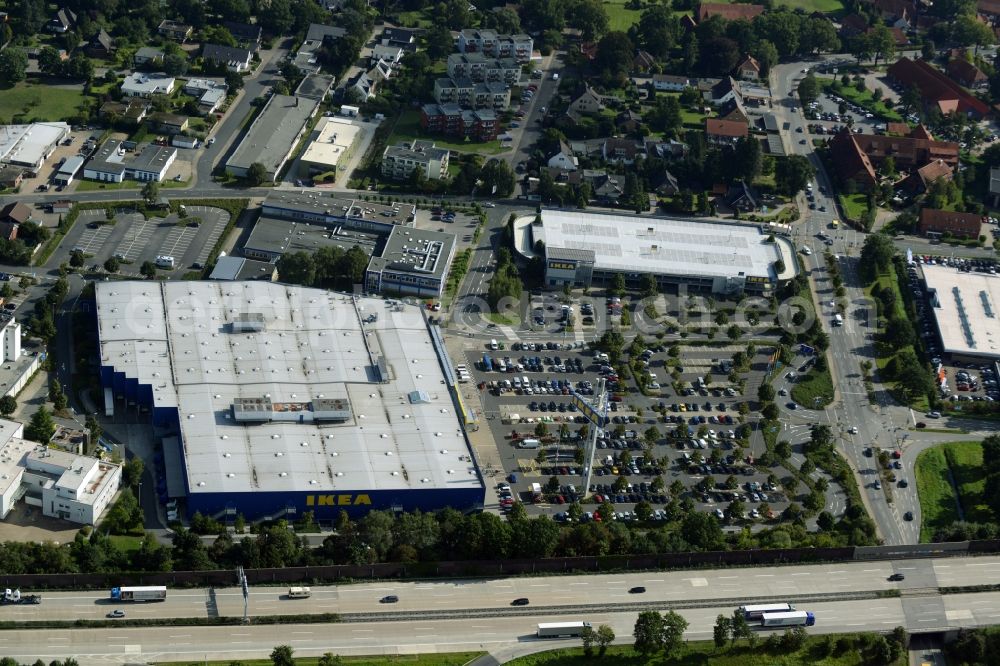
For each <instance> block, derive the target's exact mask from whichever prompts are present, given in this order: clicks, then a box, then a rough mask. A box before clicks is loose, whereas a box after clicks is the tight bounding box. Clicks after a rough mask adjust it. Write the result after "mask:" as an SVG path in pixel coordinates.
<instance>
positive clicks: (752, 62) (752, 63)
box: [736, 55, 760, 74]
mask: <svg viewBox="0 0 1000 666" xmlns="http://www.w3.org/2000/svg"><path fill="white" fill-rule="evenodd" d="M748 68H749V69H752V70H754V71H755V72H757V73H758V74H760V63H759V62H757V59H756V58H754V57H753V56H752V55H747V56H744V57H743V60H742V61H740V64H738V65H736V71H738V72H742V71H743V70H745V69H748Z"/></svg>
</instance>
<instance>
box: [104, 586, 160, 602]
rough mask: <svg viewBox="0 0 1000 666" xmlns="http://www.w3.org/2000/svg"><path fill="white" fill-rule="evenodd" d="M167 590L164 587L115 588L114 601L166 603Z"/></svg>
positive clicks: (112, 590)
mask: <svg viewBox="0 0 1000 666" xmlns="http://www.w3.org/2000/svg"><path fill="white" fill-rule="evenodd" d="M166 599H167V588H166V587H164V586H162V585H150V586H146V587H113V588H111V600H112V601H166Z"/></svg>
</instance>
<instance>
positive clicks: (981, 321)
mask: <svg viewBox="0 0 1000 666" xmlns="http://www.w3.org/2000/svg"><path fill="white" fill-rule="evenodd" d="M923 271H924V280H925V281H926V283H927V288H928V290H929V291H931V294H932V300H931V302H932V303H933V304H934V308H933V311H934V317H935V318H936V319H937V325H938V330H939V331H940V332H941V344H942V345H943V348H944V351H945V352H947V353H949V354H962V355H969V356H981V357H984V358H991V359H1000V276H998V275H989V274H987V273H963V272H961V271H959V270H958V269H957V268H952V267H950V266H930V265H927V264H925V265H924V267H923Z"/></svg>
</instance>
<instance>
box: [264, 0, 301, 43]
mask: <svg viewBox="0 0 1000 666" xmlns="http://www.w3.org/2000/svg"><path fill="white" fill-rule="evenodd" d="M293 21H294V18H293V16H292V7H291V3H290V2H289V0H270V2H268V3H267V4H264V5H260V6H258V8H257V22H258V23H259V24H260V25H266V26H267V29H268V32H270V33H272V34H275V35H283V34H285V33H287V32H288V31H289V30H290V29H291V27H292V22H293Z"/></svg>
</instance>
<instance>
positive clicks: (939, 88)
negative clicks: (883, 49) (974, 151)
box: [887, 58, 989, 116]
mask: <svg viewBox="0 0 1000 666" xmlns="http://www.w3.org/2000/svg"><path fill="white" fill-rule="evenodd" d="M887 74H888V75H889V76H890V77H891V78H894V79H896V80H897V81H899V82H900V83H902V84H903V85H905V86H910V85H914V86H916V87H917V88H918V89H919V90H920V95H921V97H923V98H924V99H927V100H931V101H934V102H937V103H938V104H939V105H940V106H942V110H944V109H945V108H947V110H949V111H950V110H957V111H973V112H975V113H977V114H979V115H980V116H985V115H986V114H987V113H988V112H989V107H988V106H986V104H985V103H984V102H982V101H980V100H978V99H976V98H975V97H973V96H972V95H971V94H969V92H968V91H967V90H965V89H964V88H962V86H960V85H959V84H957V83H956V82H954V81H952V80H951V79H949V78H948V77H947V76H945V75H944V73H943V72H941V71H940V70H938V69H935V68H934V67H932V66H931V65H930V64H928V63H926V62H924V61H923V60H910V59H909V58H900V59H899V60H897V61H896V62H895V63H893V64H892V65H891V66H890V67H889V70H888V72H887ZM951 107H957V108H954V109H953V108H951Z"/></svg>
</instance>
